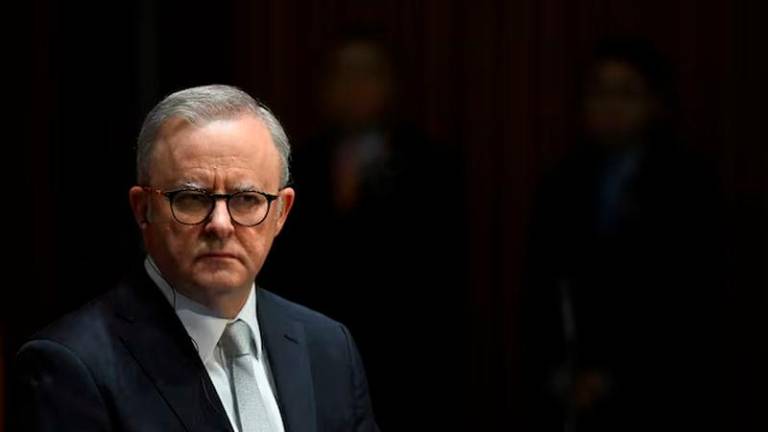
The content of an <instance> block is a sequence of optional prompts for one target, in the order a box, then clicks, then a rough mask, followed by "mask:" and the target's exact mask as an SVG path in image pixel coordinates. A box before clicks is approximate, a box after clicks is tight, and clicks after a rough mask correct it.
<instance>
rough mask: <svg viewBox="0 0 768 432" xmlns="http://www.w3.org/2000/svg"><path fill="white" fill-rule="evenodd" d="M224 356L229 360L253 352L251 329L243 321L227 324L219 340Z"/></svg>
mask: <svg viewBox="0 0 768 432" xmlns="http://www.w3.org/2000/svg"><path fill="white" fill-rule="evenodd" d="M219 345H221V349H222V350H224V355H226V356H227V357H229V358H234V357H240V356H244V355H248V354H251V353H252V352H253V348H252V347H253V343H252V339H251V329H250V327H248V324H246V323H245V321H243V320H237V321H235V322H233V323H229V324H227V327H225V328H224V333H223V334H222V335H221V339H220V340H219Z"/></svg>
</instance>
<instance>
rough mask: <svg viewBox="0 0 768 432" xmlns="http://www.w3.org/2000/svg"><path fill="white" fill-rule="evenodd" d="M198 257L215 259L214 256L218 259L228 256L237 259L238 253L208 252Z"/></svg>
mask: <svg viewBox="0 0 768 432" xmlns="http://www.w3.org/2000/svg"><path fill="white" fill-rule="evenodd" d="M197 258H198V259H207V258H208V259H214V258H217V259H226V258H229V259H237V255H235V254H231V253H226V252H207V253H204V254H200V255H198V257H197Z"/></svg>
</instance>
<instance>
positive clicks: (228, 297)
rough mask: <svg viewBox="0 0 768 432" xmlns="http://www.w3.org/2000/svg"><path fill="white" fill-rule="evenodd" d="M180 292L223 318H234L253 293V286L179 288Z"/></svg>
mask: <svg viewBox="0 0 768 432" xmlns="http://www.w3.org/2000/svg"><path fill="white" fill-rule="evenodd" d="M179 292H180V293H182V294H184V295H185V296H187V297H189V298H190V299H192V300H194V301H195V302H197V303H200V304H201V305H203V306H205V307H207V308H208V309H210V310H211V311H212V312H213V313H214V314H216V315H217V316H219V317H221V318H226V319H233V318H235V317H236V316H237V314H239V313H240V311H241V310H242V309H243V306H244V305H245V302H246V301H247V300H248V296H249V295H250V293H251V287H250V286H248V287H245V288H238V289H235V290H232V289H228V290H220V291H219V290H213V289H210V288H208V289H179Z"/></svg>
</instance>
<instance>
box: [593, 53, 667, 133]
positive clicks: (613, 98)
mask: <svg viewBox="0 0 768 432" xmlns="http://www.w3.org/2000/svg"><path fill="white" fill-rule="evenodd" d="M585 108H586V110H585V114H586V118H585V120H586V126H587V131H588V132H589V133H590V134H591V135H592V136H593V138H596V139H597V140H598V141H600V142H603V143H605V144H613V143H619V144H620V143H622V142H624V141H626V140H627V139H631V138H633V137H637V136H638V135H639V134H641V133H643V132H644V130H645V128H646V127H647V126H648V125H649V123H650V122H651V121H652V119H653V116H654V115H655V114H656V111H657V109H658V102H657V100H656V98H655V96H653V94H652V93H651V92H650V90H649V89H648V85H647V83H646V80H645V79H644V78H643V76H642V75H641V74H640V73H639V72H637V71H636V70H635V69H634V68H633V67H632V66H631V65H630V64H628V63H626V62H623V61H619V60H606V61H603V62H600V63H598V64H597V65H596V67H595V69H594V70H593V71H592V79H591V81H590V82H589V84H588V88H587V97H586V106H585Z"/></svg>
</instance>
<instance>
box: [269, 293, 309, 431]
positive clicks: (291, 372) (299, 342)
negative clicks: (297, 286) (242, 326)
mask: <svg viewBox="0 0 768 432" xmlns="http://www.w3.org/2000/svg"><path fill="white" fill-rule="evenodd" d="M257 295H258V301H257V306H256V307H257V309H258V318H259V328H260V329H261V333H262V339H263V343H264V347H265V350H266V352H267V356H268V358H269V365H270V368H271V370H272V375H273V378H274V380H275V387H277V400H278V405H279V406H280V412H281V414H282V417H283V423H284V425H285V430H286V432H315V431H316V430H317V415H316V411H315V396H314V391H313V385H312V371H311V369H310V362H309V354H308V351H307V345H306V339H305V337H304V326H303V324H302V323H301V322H299V321H296V320H294V319H292V318H291V317H289V316H288V313H287V311H286V310H285V307H284V306H282V305H280V304H279V302H278V300H276V299H275V298H274V295H273V294H270V293H269V292H266V291H264V290H263V289H260V288H259V289H258V290H257Z"/></svg>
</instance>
